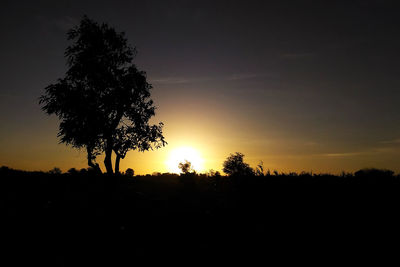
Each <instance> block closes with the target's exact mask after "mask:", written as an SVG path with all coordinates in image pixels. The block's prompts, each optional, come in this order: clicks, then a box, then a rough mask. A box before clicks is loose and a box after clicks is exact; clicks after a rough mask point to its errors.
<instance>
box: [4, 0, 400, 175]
mask: <svg viewBox="0 0 400 267" xmlns="http://www.w3.org/2000/svg"><path fill="white" fill-rule="evenodd" d="M34 2H35V3H34ZM395 3H396V1H384V0H381V1H378V0H376V1H373V0H364V1H362V0H359V1H351V0H348V1H15V0H14V1H2V7H1V9H0V34H1V42H0V81H1V84H0V121H1V124H0V166H1V165H4V166H9V167H11V168H16V169H25V170H44V171H47V170H49V169H52V168H53V167H60V168H61V169H62V170H63V171H67V170H68V169H69V168H72V167H75V168H86V167H87V161H86V154H85V151H78V150H75V149H73V148H71V147H67V146H65V145H64V144H59V140H58V139H57V132H58V122H59V121H58V118H57V117H55V116H51V117H49V116H47V115H45V114H44V112H42V111H41V110H40V106H39V105H38V97H39V96H40V95H41V94H43V93H44V88H45V87H46V86H47V85H49V84H51V83H54V82H55V81H56V80H57V79H58V78H61V77H63V76H64V73H65V71H66V64H65V63H66V61H65V59H64V56H63V54H64V50H65V48H66V47H67V45H68V42H67V40H66V32H67V30H68V29H70V28H71V27H73V26H74V25H77V24H78V23H79V20H80V19H81V18H82V16H83V15H84V14H86V15H88V17H89V18H91V19H93V20H95V21H98V22H106V23H108V24H109V25H110V26H112V27H115V29H116V30H117V31H124V32H126V36H127V38H128V41H129V43H130V44H131V45H134V46H136V48H137V50H138V55H137V57H136V59H135V62H136V65H137V67H138V68H139V69H141V70H144V71H146V72H147V77H148V81H149V82H150V83H151V84H152V85H153V87H154V88H153V90H152V99H153V100H154V101H155V104H156V106H157V107H158V109H157V114H156V116H155V117H154V119H153V120H152V122H154V123H157V122H159V121H162V122H163V123H164V124H165V127H164V133H165V138H166V141H167V142H168V146H166V147H164V148H162V149H160V150H157V151H149V152H145V153H139V152H136V151H131V152H129V153H128V156H127V157H126V158H125V159H124V160H122V161H121V170H125V169H126V168H132V169H134V170H135V172H136V173H137V174H146V173H153V172H157V171H158V172H168V171H171V166H170V165H169V164H170V163H168V162H171V157H172V155H171V153H173V151H175V150H176V149H181V148H182V147H186V148H190V149H192V150H194V151H196V152H197V153H198V156H199V157H201V159H202V160H203V161H204V162H203V163H202V164H203V166H202V168H201V170H199V171H201V172H205V171H208V170H209V169H214V170H219V171H220V170H221V168H222V163H223V161H224V160H225V159H226V158H227V157H228V156H229V154H230V153H234V152H242V153H243V154H244V155H245V161H246V162H248V163H249V164H250V165H251V166H252V167H255V166H256V165H257V164H258V162H259V161H263V162H264V167H265V168H266V169H270V170H278V171H284V172H288V171H296V172H299V171H313V172H330V173H339V172H341V171H349V172H353V171H356V170H358V169H360V168H365V167H376V168H387V169H392V170H394V171H396V172H400V67H399V62H400V52H399V51H400V32H399V26H400V21H399V20H400V16H399V10H398V8H396V7H395ZM98 162H99V163H100V166H101V167H102V169H103V170H104V165H103V164H102V158H101V157H99V158H98Z"/></svg>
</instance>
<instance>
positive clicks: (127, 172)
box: [125, 168, 135, 177]
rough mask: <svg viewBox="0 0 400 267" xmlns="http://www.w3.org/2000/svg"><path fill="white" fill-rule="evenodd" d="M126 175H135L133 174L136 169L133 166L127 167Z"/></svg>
mask: <svg viewBox="0 0 400 267" xmlns="http://www.w3.org/2000/svg"><path fill="white" fill-rule="evenodd" d="M125 175H126V176H128V177H133V175H135V171H134V170H133V169H131V168H128V169H126V171H125Z"/></svg>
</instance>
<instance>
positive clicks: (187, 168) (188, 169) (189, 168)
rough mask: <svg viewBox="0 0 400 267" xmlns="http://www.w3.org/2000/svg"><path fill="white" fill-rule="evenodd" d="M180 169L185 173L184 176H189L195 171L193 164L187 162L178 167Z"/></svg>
mask: <svg viewBox="0 0 400 267" xmlns="http://www.w3.org/2000/svg"><path fill="white" fill-rule="evenodd" d="M178 167H179V169H181V171H182V172H183V174H189V173H191V172H192V171H193V168H192V163H191V162H189V161H187V160H185V162H181V163H179V165H178Z"/></svg>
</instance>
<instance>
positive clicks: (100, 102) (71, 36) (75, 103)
mask: <svg viewBox="0 0 400 267" xmlns="http://www.w3.org/2000/svg"><path fill="white" fill-rule="evenodd" d="M68 40H69V41H70V42H71V44H70V45H69V46H68V47H67V49H66V50H65V57H66V59H67V66H68V70H67V72H66V74H65V77H64V78H61V79H58V81H57V83H55V84H51V85H49V86H47V87H46V88H45V94H44V95H42V96H41V97H40V101H39V102H40V104H41V105H42V109H43V110H44V111H45V112H46V113H47V114H49V115H50V114H55V115H57V116H58V117H59V119H60V126H59V132H58V136H59V137H60V142H61V143H65V144H67V145H71V146H73V147H76V148H86V150H87V155H88V156H87V157H88V165H89V166H91V167H96V168H99V167H98V164H95V163H94V161H95V159H96V156H98V155H99V154H100V153H102V152H105V160H104V164H105V167H106V169H107V172H108V173H113V168H112V163H111V154H112V152H113V151H114V153H115V154H116V162H115V170H116V172H118V171H119V161H120V159H123V158H124V157H125V156H126V153H127V152H128V151H129V150H138V151H146V150H149V149H153V148H160V147H162V146H164V145H165V144H166V142H165V140H164V136H163V134H162V127H163V124H162V123H160V124H158V125H149V120H150V118H151V117H152V116H154V115H155V106H154V104H153V101H152V100H151V99H150V90H151V88H152V86H151V85H150V84H149V83H148V82H147V80H146V73H145V72H144V71H140V70H138V69H137V67H136V66H135V65H134V64H133V63H132V61H133V59H134V57H135V56H136V49H135V48H133V47H131V46H130V45H128V42H127V39H126V38H125V35H124V33H119V32H116V31H115V30H114V29H113V28H111V27H109V26H108V25H107V24H105V23H103V24H98V23H96V22H94V21H92V20H90V19H89V18H88V17H86V16H85V17H84V18H83V19H82V20H81V22H80V24H79V25H78V26H76V27H74V28H72V29H71V30H70V31H69V32H68Z"/></svg>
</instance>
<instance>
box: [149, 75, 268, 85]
mask: <svg viewBox="0 0 400 267" xmlns="http://www.w3.org/2000/svg"><path fill="white" fill-rule="evenodd" d="M265 76H267V74H265V73H235V74H230V75H221V76H209V77H198V78H193V77H179V76H178V77H177V76H171V77H160V78H155V79H150V82H151V83H156V84H185V83H194V82H208V81H240V80H247V79H252V78H258V77H265Z"/></svg>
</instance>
